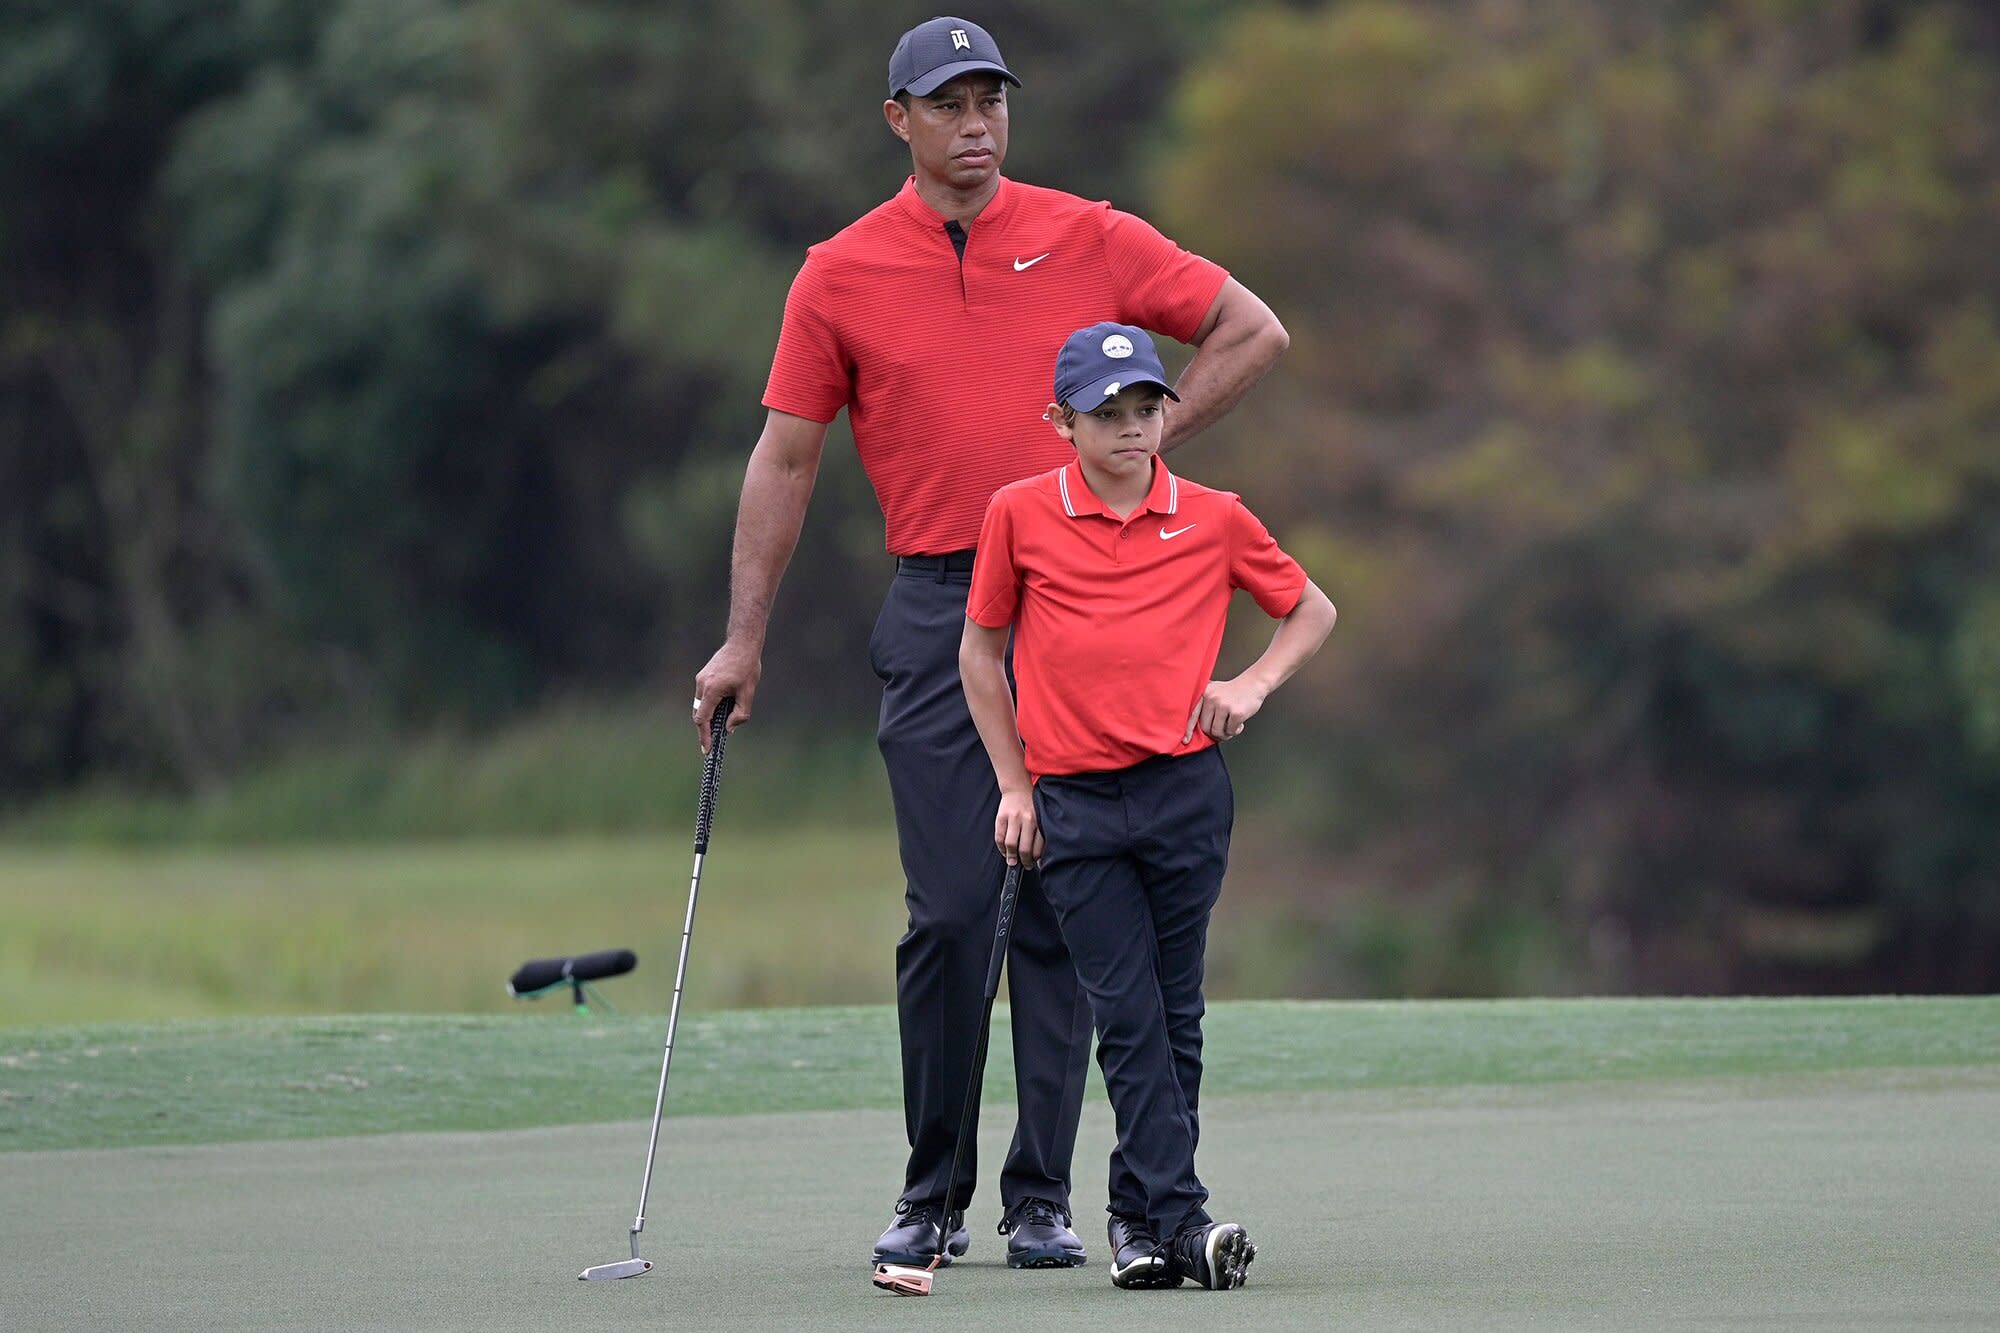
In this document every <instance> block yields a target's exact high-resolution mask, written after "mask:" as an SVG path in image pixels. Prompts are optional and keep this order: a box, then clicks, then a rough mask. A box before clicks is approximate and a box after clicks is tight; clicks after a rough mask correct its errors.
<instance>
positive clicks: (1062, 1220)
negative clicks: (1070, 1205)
mask: <svg viewBox="0 0 2000 1333" xmlns="http://www.w3.org/2000/svg"><path fill="white" fill-rule="evenodd" d="M1000 1234H1001V1235H1003V1236H1005V1237H1006V1238H1007V1267H1009V1268H1077V1267H1080V1266H1082V1264H1083V1262H1084V1250H1083V1242H1082V1241H1081V1240H1079V1239H1077V1234H1076V1233H1075V1232H1074V1231H1071V1230H1070V1229H1069V1214H1068V1213H1067V1212H1065V1211H1063V1210H1062V1209H1061V1208H1058V1207H1056V1205H1054V1204H1053V1203H1050V1202H1049V1201H1048V1200H1047V1199H1035V1198H1028V1199H1023V1200H1021V1201H1020V1202H1019V1203H1017V1204H1015V1205H1014V1206H1013V1207H1012V1208H1009V1209H1008V1210H1007V1215H1006V1216H1005V1217H1003V1218H1001V1219H1000Z"/></svg>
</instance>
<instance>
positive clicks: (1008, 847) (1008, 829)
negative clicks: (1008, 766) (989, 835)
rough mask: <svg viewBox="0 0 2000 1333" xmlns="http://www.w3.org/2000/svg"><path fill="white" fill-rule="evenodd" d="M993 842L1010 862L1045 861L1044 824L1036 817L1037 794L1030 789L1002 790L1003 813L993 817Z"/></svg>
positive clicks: (1028, 863) (1001, 806)
mask: <svg viewBox="0 0 2000 1333" xmlns="http://www.w3.org/2000/svg"><path fill="white" fill-rule="evenodd" d="M993 845H994V846H996V847H998V848H999V849H1000V855H1002V856H1004V857H1006V858H1007V864H1008V865H1010V866H1014V865H1031V866H1034V865H1040V864H1041V863H1042V826H1041V823H1040V822H1039V821H1038V820H1036V818H1035V798H1034V796H1033V795H1032V794H1031V793H1029V792H1025V791H1003V792H1001V793H1000V813H999V814H998V815H996V816H995V817H994V820H993Z"/></svg>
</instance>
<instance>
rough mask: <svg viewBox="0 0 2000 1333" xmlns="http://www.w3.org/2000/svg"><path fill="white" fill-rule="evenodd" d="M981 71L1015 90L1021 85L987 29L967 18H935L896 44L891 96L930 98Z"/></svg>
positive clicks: (891, 57)
mask: <svg viewBox="0 0 2000 1333" xmlns="http://www.w3.org/2000/svg"><path fill="white" fill-rule="evenodd" d="M980 72H986V73H992V74H998V75H999V76H1000V77H1001V78H1003V79H1005V80H1007V82H1009V83H1011V84H1013V85H1014V86H1015V87H1016V88H1018V87H1020V86H1021V81H1020V80H1019V79H1017V78H1015V77H1014V71H1013V70H1011V69H1008V68H1007V62H1006V61H1004V60H1002V59H1001V58H1000V47H999V46H998V45H997V44H996V43H995V42H994V40H993V38H992V37H990V36H989V35H987V32H986V29H984V28H982V27H980V26H979V25H978V24H977V23H967V22H966V21H965V20H964V19H953V18H940V19H932V20H930V21H929V22H928V23H919V24H918V25H917V26H916V27H914V28H912V29H910V30H909V31H908V32H906V33H904V34H903V39H902V40H901V41H899V42H897V43H896V53H895V54H894V55H892V56H890V57H889V96H891V97H894V96H895V95H896V94H897V93H903V92H907V93H914V94H915V95H916V96H918V97H929V96H930V95H931V94H932V93H934V92H936V91H937V90H938V88H939V86H940V85H942V84H946V83H950V82H951V81H952V80H953V79H955V78H957V77H958V76H959V75H961V74H974V73H980Z"/></svg>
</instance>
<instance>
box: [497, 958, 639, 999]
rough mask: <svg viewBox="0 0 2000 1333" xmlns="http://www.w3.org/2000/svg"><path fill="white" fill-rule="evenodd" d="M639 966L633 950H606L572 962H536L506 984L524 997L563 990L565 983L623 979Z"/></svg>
mask: <svg viewBox="0 0 2000 1333" xmlns="http://www.w3.org/2000/svg"><path fill="white" fill-rule="evenodd" d="M638 964H639V959H638V956H637V955H635V954H634V953H633V952H632V951H631V950H630V949H605V950H602V951H600V952H598V953H586V954H578V955H576V956H575V957H573V958H537V959H535V960H533V961H532V962H526V963H523V964H521V966H520V967H519V968H518V969H516V971H515V973H514V975H513V977H512V978H511V979H510V980H509V981H508V982H507V990H508V991H509V993H511V994H513V995H516V996H521V995H529V994H532V993H533V992H535V991H541V990H547V989H548V988H549V987H551V986H560V985H562V984H563V983H564V982H566V981H598V980H601V979H602V978H604V977H621V976H624V975H625V974H626V973H627V972H630V971H631V970H632V969H633V968H634V967H636V966H638Z"/></svg>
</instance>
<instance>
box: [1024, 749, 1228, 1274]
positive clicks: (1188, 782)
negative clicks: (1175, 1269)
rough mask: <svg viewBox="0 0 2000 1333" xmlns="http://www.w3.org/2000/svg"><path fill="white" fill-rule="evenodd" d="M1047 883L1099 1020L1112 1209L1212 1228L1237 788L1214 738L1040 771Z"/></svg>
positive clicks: (1156, 1224)
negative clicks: (1206, 968)
mask: <svg viewBox="0 0 2000 1333" xmlns="http://www.w3.org/2000/svg"><path fill="white" fill-rule="evenodd" d="M1035 809H1036V813H1037V815H1038V817H1039V819H1040V822H1041V828H1042V836H1043V838H1044V839H1045V840H1046V842H1047V848H1046V850H1045V851H1044V853H1043V857H1042V884H1043V886H1044V889H1045V891H1046V892H1047V894H1048V897H1049V901H1050V902H1051V903H1053V904H1054V905H1055V910H1056V915H1057V917H1058V918H1059V919H1060V920H1061V922H1062V932H1063V938H1064V939H1066V940H1067V941H1068V942H1069V948H1070V955H1071V957H1073V958H1074V959H1075V960H1076V971H1077V976H1078V978H1079V979H1080V980H1081V981H1082V982H1083V988H1084V990H1085V992H1086V993H1087V994H1088V995H1089V996H1090V1007H1091V1010H1092V1013H1093V1014H1094V1015H1095V1017H1096V1022H1097V1033H1098V1044H1097V1061H1098V1064H1099V1065H1100V1066H1101V1067H1102V1068H1103V1070H1104V1087H1105V1091H1106V1092H1107V1093H1109V1094H1110V1097H1111V1110H1112V1114H1113V1115H1114V1116H1115V1117H1116V1119H1117V1122H1118V1150H1117V1151H1116V1152H1114V1153H1113V1154H1112V1158H1111V1211H1112V1212H1114V1213H1120V1214H1123V1215H1125V1216H1129V1217H1142V1218H1145V1219H1146V1221H1147V1222H1148V1224H1149V1225H1150V1226H1151V1228H1152V1231H1153V1234H1154V1235H1156V1236H1158V1237H1159V1238H1160V1239H1162V1240H1166V1239H1169V1238H1171V1237H1172V1236H1173V1235H1174V1233H1175V1232H1177V1231H1179V1230H1181V1229H1183V1228H1185V1227H1189V1226H1205V1225H1207V1223H1208V1222H1209V1220H1210V1219H1209V1216H1208V1213H1207V1212H1206V1211H1204V1209H1203V1205H1204V1204H1206V1203H1207V1202H1208V1191H1207V1190H1206V1189H1204V1188H1202V1184H1201V1181H1200V1180H1199V1179H1198V1178H1197V1177H1196V1176H1195V1170H1194V1153H1195V1145H1196V1142H1197V1140H1198V1139H1199V1138H1200V1135H1201V1123H1200V1120H1199V1118H1198V1116H1197V1113H1196V1104H1197V1102H1198V1101H1199V1100H1200V1094H1201V1016H1202V1012H1203V1004H1202V995H1201V983H1202V970H1203V960H1204V957H1205V955H1206V952H1207V948H1208V918H1209V913H1210V911H1211V910H1212V909H1213V908H1214V907H1215V902H1216V899H1217V897H1219V896H1220V894H1221V892H1222V875H1223V871H1224V869H1225V868H1226V867H1227V865H1228V861H1229V830H1230V825H1231V823H1232V822H1233V820H1234V819H1235V814H1236V801H1235V795H1234V792H1233V791H1232V789H1231V787H1230V783H1229V772H1228V770H1227V769H1226V768H1225V767H1224V766H1223V762H1222V755H1221V753H1220V752H1219V751H1218V750H1217V749H1216V748H1215V747H1213V746H1211V747H1209V748H1208V749H1206V750H1198V751H1196V752H1195V753H1193V754H1188V755H1182V756H1179V757H1177V758H1174V757H1166V756H1162V757H1159V758H1156V759H1148V760H1146V761H1144V762H1142V763H1138V764H1134V765H1133V766H1132V767H1130V768H1123V769H1119V770H1117V771H1115V772H1109V773H1078V774H1069V775H1065V776H1054V777H1044V778H1043V779H1042V780H1041V781H1040V782H1038V783H1036V784H1035Z"/></svg>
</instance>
